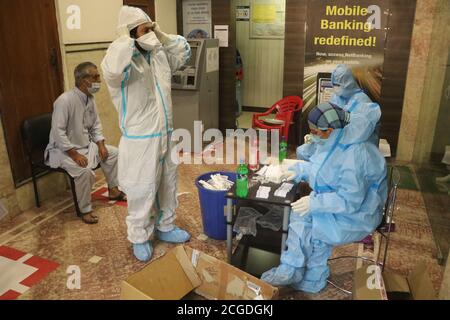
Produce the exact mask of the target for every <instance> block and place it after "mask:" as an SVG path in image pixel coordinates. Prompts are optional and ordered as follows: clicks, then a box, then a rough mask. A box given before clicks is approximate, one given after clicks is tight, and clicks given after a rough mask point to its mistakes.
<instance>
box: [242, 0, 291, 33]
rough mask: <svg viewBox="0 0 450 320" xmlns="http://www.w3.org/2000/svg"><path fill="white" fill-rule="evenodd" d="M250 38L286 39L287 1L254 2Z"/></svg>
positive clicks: (265, 0)
mask: <svg viewBox="0 0 450 320" xmlns="http://www.w3.org/2000/svg"><path fill="white" fill-rule="evenodd" d="M250 11H251V12H250V15H251V20H250V38H253V39H284V26H285V16H286V14H285V13H286V12H285V11H286V0H252V2H251V10H250Z"/></svg>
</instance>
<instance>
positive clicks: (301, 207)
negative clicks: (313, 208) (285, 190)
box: [291, 196, 311, 217]
mask: <svg viewBox="0 0 450 320" xmlns="http://www.w3.org/2000/svg"><path fill="white" fill-rule="evenodd" d="M310 201H311V197H310V196H306V197H303V198H301V199H300V200H298V201H296V202H294V203H292V204H291V207H292V210H293V211H294V212H295V213H297V214H299V215H300V216H301V217H303V216H304V215H305V214H307V213H308V212H309V207H310Z"/></svg>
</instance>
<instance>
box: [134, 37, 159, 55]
mask: <svg viewBox="0 0 450 320" xmlns="http://www.w3.org/2000/svg"><path fill="white" fill-rule="evenodd" d="M136 41H137V42H138V43H139V45H140V46H141V48H142V49H144V50H145V51H152V50H154V49H155V48H157V47H160V46H161V42H159V40H158V38H157V37H156V34H155V33H154V32H149V33H147V34H144V35H143V36H142V37H140V38H138V39H136Z"/></svg>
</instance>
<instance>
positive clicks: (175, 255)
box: [121, 246, 278, 300]
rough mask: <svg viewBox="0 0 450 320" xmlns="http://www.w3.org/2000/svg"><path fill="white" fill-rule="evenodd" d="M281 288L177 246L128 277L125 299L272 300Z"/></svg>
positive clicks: (200, 253) (124, 293)
mask: <svg viewBox="0 0 450 320" xmlns="http://www.w3.org/2000/svg"><path fill="white" fill-rule="evenodd" d="M277 293H278V290H277V289H276V288H274V287H272V286H270V285H268V284H267V283H265V282H263V281H261V280H260V279H257V278H255V277H253V276H251V275H249V274H248V273H246V272H244V271H242V270H239V269H237V268H235V267H233V266H231V265H229V264H227V263H225V262H224V261H221V260H218V259H216V258H214V257H211V256H209V255H207V254H205V253H203V252H200V251H197V250H193V249H191V248H189V247H185V246H178V247H176V248H174V249H172V250H170V251H169V252H167V253H166V254H165V255H164V256H163V257H161V258H159V259H157V260H155V261H153V262H151V263H150V264H149V265H147V266H146V267H145V268H144V269H142V270H141V271H139V272H137V273H136V274H134V275H132V276H131V277H129V278H128V279H127V280H125V281H124V282H123V284H122V293H121V299H123V300H180V299H186V300H202V299H207V300H257V299H263V300H270V299H273V298H275V297H276V296H277Z"/></svg>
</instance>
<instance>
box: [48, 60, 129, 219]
mask: <svg viewBox="0 0 450 320" xmlns="http://www.w3.org/2000/svg"><path fill="white" fill-rule="evenodd" d="M100 85H101V81H100V74H99V72H98V70H97V67H96V66H95V64H93V63H91V62H85V63H82V64H80V65H78V66H77V67H76V68H75V88H74V89H72V90H70V91H68V92H65V93H63V94H62V95H61V96H60V97H59V98H58V99H57V100H56V101H55V103H54V106H53V115H52V129H51V131H50V143H49V144H48V146H47V148H46V150H45V161H46V164H47V165H49V166H50V167H52V168H63V169H64V170H66V171H67V172H68V173H69V174H70V175H71V176H72V177H73V178H74V179H75V190H76V194H77V198H78V207H79V208H80V211H81V213H82V217H81V218H82V220H83V221H84V222H85V223H87V224H95V223H97V222H98V217H96V216H94V215H93V214H92V206H91V191H92V186H93V185H94V182H95V173H94V169H95V168H96V167H98V165H99V164H100V165H101V167H102V170H103V172H104V174H105V176H106V179H107V182H108V187H109V197H110V199H111V200H126V196H125V194H124V193H122V192H121V191H120V190H119V188H118V185H119V183H118V180H117V158H118V151H117V148H115V147H112V146H107V145H105V138H104V137H103V134H102V125H101V123H100V118H99V116H98V113H97V107H96V105H95V101H94V96H93V95H94V94H95V93H96V92H98V91H99V90H100Z"/></svg>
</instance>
